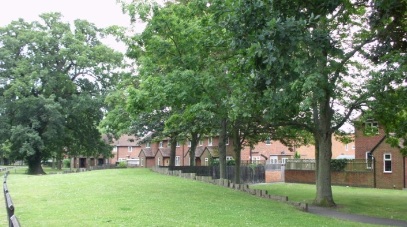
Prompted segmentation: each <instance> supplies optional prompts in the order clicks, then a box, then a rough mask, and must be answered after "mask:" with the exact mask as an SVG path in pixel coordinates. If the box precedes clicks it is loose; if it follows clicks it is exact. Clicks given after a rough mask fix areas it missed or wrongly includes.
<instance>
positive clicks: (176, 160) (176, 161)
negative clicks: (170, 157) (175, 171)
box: [175, 156, 181, 166]
mask: <svg viewBox="0 0 407 227" xmlns="http://www.w3.org/2000/svg"><path fill="white" fill-rule="evenodd" d="M180 164H181V162H180V157H179V156H176V157H175V166H180Z"/></svg>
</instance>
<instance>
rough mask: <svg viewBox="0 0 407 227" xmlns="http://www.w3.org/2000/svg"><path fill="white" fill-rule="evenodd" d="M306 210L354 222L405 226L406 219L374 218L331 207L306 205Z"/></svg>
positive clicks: (406, 226)
mask: <svg viewBox="0 0 407 227" xmlns="http://www.w3.org/2000/svg"><path fill="white" fill-rule="evenodd" d="M308 212H309V213H312V214H317V215H322V216H327V217H333V218H338V219H344V220H349V221H354V222H362V223H368V224H376V225H388V226H403V227H407V222H406V221H401V220H394V219H386V218H376V217H370V216H365V215H357V214H348V213H343V212H340V211H337V210H335V209H331V208H324V207H317V206H308ZM406 215H407V214H406Z"/></svg>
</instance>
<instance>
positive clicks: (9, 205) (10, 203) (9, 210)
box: [5, 192, 14, 226]
mask: <svg viewBox="0 0 407 227" xmlns="http://www.w3.org/2000/svg"><path fill="white" fill-rule="evenodd" d="M5 200H6V209H7V219H8V220H9V221H8V222H9V226H13V225H12V223H11V219H10V218H11V216H13V215H14V205H13V201H12V200H11V196H10V194H9V193H8V192H6V194H5Z"/></svg>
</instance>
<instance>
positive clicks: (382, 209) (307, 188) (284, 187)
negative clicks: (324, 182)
mask: <svg viewBox="0 0 407 227" xmlns="http://www.w3.org/2000/svg"><path fill="white" fill-rule="evenodd" d="M252 188H256V189H263V190H267V191H268V193H269V194H271V195H281V196H288V199H289V200H292V201H298V202H307V203H309V204H311V203H312V202H313V200H314V198H315V190H316V189H315V185H311V184H290V183H276V184H261V185H254V186H252ZM332 193H333V196H334V201H335V203H336V204H337V205H338V208H337V209H338V210H340V211H343V212H347V213H352V214H362V215H368V216H374V217H381V218H390V219H398V220H404V221H407V215H406V214H407V206H406V201H407V191H406V190H391V189H375V188H357V187H344V186H332Z"/></svg>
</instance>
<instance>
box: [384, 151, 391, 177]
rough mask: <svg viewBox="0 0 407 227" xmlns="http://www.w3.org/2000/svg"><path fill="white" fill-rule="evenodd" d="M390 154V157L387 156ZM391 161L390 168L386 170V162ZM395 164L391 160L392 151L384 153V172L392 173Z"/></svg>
mask: <svg viewBox="0 0 407 227" xmlns="http://www.w3.org/2000/svg"><path fill="white" fill-rule="evenodd" d="M386 156H388V158H387V157H386ZM388 162H390V170H386V163H388ZM392 170H393V166H392V161H391V153H384V154H383V173H392Z"/></svg>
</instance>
